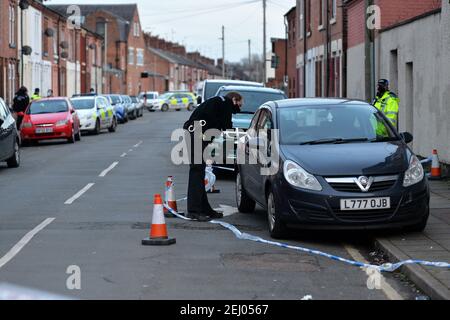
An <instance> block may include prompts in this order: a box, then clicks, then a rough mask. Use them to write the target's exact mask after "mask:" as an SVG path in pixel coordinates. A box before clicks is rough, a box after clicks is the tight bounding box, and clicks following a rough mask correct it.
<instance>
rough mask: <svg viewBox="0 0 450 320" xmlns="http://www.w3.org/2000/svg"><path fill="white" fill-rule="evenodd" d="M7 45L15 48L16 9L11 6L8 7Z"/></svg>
mask: <svg viewBox="0 0 450 320" xmlns="http://www.w3.org/2000/svg"><path fill="white" fill-rule="evenodd" d="M8 26H9V45H10V46H11V47H15V46H16V32H15V29H16V9H15V6H14V5H13V4H10V5H9V24H8Z"/></svg>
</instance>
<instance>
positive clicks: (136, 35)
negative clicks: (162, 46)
mask: <svg viewBox="0 0 450 320" xmlns="http://www.w3.org/2000/svg"><path fill="white" fill-rule="evenodd" d="M139 35H140V28H139V23H138V22H135V23H134V36H135V37H139Z"/></svg>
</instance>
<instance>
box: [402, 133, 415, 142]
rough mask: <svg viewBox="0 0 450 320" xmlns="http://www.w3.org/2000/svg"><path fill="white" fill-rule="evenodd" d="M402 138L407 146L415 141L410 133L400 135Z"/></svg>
mask: <svg viewBox="0 0 450 320" xmlns="http://www.w3.org/2000/svg"><path fill="white" fill-rule="evenodd" d="M400 137H401V138H402V139H403V141H405V143H406V144H409V143H411V142H413V140H414V137H413V135H412V134H411V133H409V132H403V133H400Z"/></svg>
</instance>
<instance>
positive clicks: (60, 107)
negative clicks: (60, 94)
mask: <svg viewBox="0 0 450 320" xmlns="http://www.w3.org/2000/svg"><path fill="white" fill-rule="evenodd" d="M68 111H69V106H68V104H67V102H66V100H48V101H42V100H38V101H34V102H32V103H31V105H30V107H29V108H28V111H27V114H31V115H34V114H48V113H62V112H68Z"/></svg>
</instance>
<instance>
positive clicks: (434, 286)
mask: <svg viewBox="0 0 450 320" xmlns="http://www.w3.org/2000/svg"><path fill="white" fill-rule="evenodd" d="M375 245H376V246H377V247H378V248H379V249H381V250H382V251H384V252H385V253H386V254H387V255H388V256H389V258H390V259H391V262H399V261H405V260H408V259H410V257H408V256H407V255H406V254H404V253H403V252H402V251H401V250H400V249H398V248H397V247H396V246H395V245H393V244H392V243H391V242H390V241H389V240H388V239H383V238H380V239H376V240H375ZM400 270H401V271H402V272H403V273H404V274H405V275H406V276H408V277H409V279H410V280H411V281H412V282H414V283H415V284H416V285H417V287H419V288H420V289H421V290H422V291H423V292H424V293H426V294H427V295H428V296H429V297H430V298H431V299H433V300H450V290H449V289H448V288H447V287H446V286H444V285H443V284H442V283H441V282H439V281H438V280H437V279H435V278H434V277H433V276H431V275H430V274H429V273H428V272H427V271H426V270H425V269H424V268H423V267H421V266H418V265H405V266H403V267H402V268H401V269H400Z"/></svg>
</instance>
